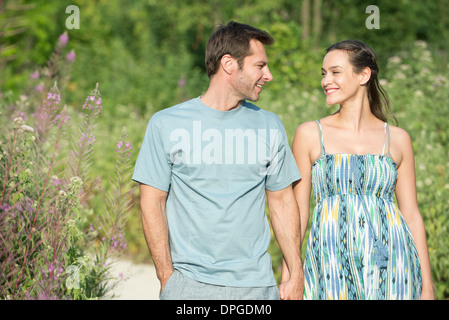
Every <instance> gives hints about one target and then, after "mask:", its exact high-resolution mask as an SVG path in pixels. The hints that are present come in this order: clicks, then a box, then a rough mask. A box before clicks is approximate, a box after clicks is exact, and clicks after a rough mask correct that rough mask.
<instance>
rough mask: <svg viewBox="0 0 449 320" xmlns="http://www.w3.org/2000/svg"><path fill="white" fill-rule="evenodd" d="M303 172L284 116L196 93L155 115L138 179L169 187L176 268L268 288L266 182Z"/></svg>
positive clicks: (280, 184) (278, 182)
mask: <svg viewBox="0 0 449 320" xmlns="http://www.w3.org/2000/svg"><path fill="white" fill-rule="evenodd" d="M300 177H301V176H300V174H299V170H298V168H297V166H296V163H295V160H294V158H293V155H292V152H291V149H290V147H289V144H288V140H287V136H286V133H285V130H284V126H283V124H282V122H281V120H280V119H279V117H278V116H276V115H275V114H273V113H271V112H268V111H265V110H262V109H260V108H258V107H257V106H255V105H253V104H251V103H248V102H246V101H243V102H242V104H241V105H240V106H239V107H238V108H236V109H233V110H230V111H219V110H216V109H212V108H210V107H208V106H206V105H205V104H203V102H202V101H201V99H200V97H198V98H195V99H192V100H189V101H187V102H184V103H181V104H178V105H176V106H173V107H171V108H167V109H164V110H162V111H160V112H158V113H156V114H154V115H153V117H152V118H151V119H150V121H149V124H148V127H147V130H146V133H145V137H144V140H143V143H142V147H141V150H140V153H139V156H138V158H137V161H136V165H135V171H134V174H133V177H132V179H133V180H135V181H137V182H139V183H143V184H146V185H150V186H152V187H155V188H157V189H160V190H163V191H166V192H168V195H167V201H166V215H167V221H168V228H169V239H170V251H171V257H172V261H173V266H174V268H176V269H178V270H179V271H180V272H182V273H183V274H184V275H185V276H187V277H190V278H191V279H194V280H197V281H200V282H205V283H210V284H215V285H223V286H233V287H264V286H272V285H276V282H275V279H274V275H273V270H272V262H271V257H270V255H269V253H268V252H267V249H268V246H269V243H270V238H271V236H270V227H269V224H268V219H267V217H266V214H265V189H267V190H270V191H278V190H281V189H284V188H286V187H289V186H290V185H291V183H292V182H294V181H296V180H299V179H300ZM298 245H299V244H298Z"/></svg>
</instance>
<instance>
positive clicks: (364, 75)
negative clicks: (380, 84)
mask: <svg viewBox="0 0 449 320" xmlns="http://www.w3.org/2000/svg"><path fill="white" fill-rule="evenodd" d="M369 79H371V69H370V68H368V67H365V68H363V70H362V72H361V73H360V85H362V86H364V85H366V84H367V83H368V81H369Z"/></svg>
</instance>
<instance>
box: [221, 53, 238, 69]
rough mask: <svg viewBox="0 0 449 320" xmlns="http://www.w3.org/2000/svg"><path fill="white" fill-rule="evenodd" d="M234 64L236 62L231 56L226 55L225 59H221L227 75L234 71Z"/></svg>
mask: <svg viewBox="0 0 449 320" xmlns="http://www.w3.org/2000/svg"><path fill="white" fill-rule="evenodd" d="M234 64H235V60H234V58H232V56H231V55H230V54H225V55H224V56H223V57H221V68H222V69H223V71H224V72H226V73H227V74H231V73H232V71H233V70H234Z"/></svg>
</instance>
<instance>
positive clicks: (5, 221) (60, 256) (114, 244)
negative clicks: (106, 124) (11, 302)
mask: <svg viewBox="0 0 449 320" xmlns="http://www.w3.org/2000/svg"><path fill="white" fill-rule="evenodd" d="M67 40H68V38H67V36H66V35H62V36H61V37H60V39H59V41H58V44H57V47H56V50H55V52H54V54H53V56H52V58H51V59H50V62H49V64H48V68H46V69H45V70H43V72H42V73H43V74H46V75H47V77H46V82H47V83H48V81H49V80H63V79H64V77H65V76H66V74H64V72H63V70H64V64H66V63H68V62H70V61H67V59H66V61H64V55H62V52H63V49H64V47H65V45H66V43H67ZM69 57H70V56H69ZM56 70H57V71H58V72H56ZM33 78H37V77H36V76H35V75H34V76H33ZM41 88H42V87H39V88H38V89H39V90H37V91H34V93H33V91H30V92H31V94H30V96H25V95H22V96H21V97H20V99H19V100H18V101H14V98H13V97H12V95H11V94H9V93H5V94H2V96H1V100H0V111H1V114H2V118H3V119H8V120H10V121H6V123H5V125H4V127H3V128H2V132H1V135H0V168H1V169H0V181H1V198H0V210H1V211H0V243H1V246H0V248H1V249H0V274H1V275H2V277H0V298H1V299H97V298H101V297H104V296H106V295H107V294H108V292H109V291H110V290H111V289H112V287H113V286H114V285H115V284H116V283H117V281H120V277H118V278H117V277H113V276H112V275H111V274H110V268H111V263H113V260H114V258H116V257H117V255H119V254H121V253H122V252H123V250H124V249H126V242H125V240H124V233H123V230H124V227H125V224H126V217H127V213H128V209H129V207H130V204H131V195H132V191H133V190H132V187H131V184H130V182H131V181H130V172H131V170H130V168H131V163H130V162H131V159H132V154H131V150H132V148H131V144H130V142H129V141H128V137H127V133H126V130H125V129H124V130H123V131H122V134H121V136H120V137H118V142H117V145H116V152H115V154H116V157H115V158H116V170H115V171H116V178H115V179H111V182H110V184H111V186H112V188H110V192H109V195H108V197H107V198H106V199H104V202H105V206H104V212H103V214H98V212H97V213H96V214H95V215H94V213H93V212H92V210H91V209H89V207H88V205H87V203H88V200H89V197H90V189H89V186H90V185H92V181H90V180H89V179H90V172H89V169H90V166H91V164H92V154H93V147H94V144H95V130H96V121H97V118H98V117H99V116H100V115H101V110H102V99H101V94H100V91H99V90H98V84H97V87H96V88H95V89H94V90H93V91H92V92H91V93H90V94H89V95H88V97H87V98H86V101H85V103H84V105H83V106H82V109H81V110H79V111H81V113H80V114H79V113H78V112H79V111H78V110H73V112H70V110H69V108H68V107H67V106H66V105H64V106H63V104H62V99H61V94H60V92H59V89H58V86H57V85H56V82H55V83H54V85H53V87H52V88H51V89H50V90H49V91H48V92H47V93H45V95H44V97H45V98H44V100H43V102H41V103H40V102H39V100H38V98H39V94H36V93H39V92H40V90H41ZM42 90H43V89H42ZM43 92H45V91H43ZM72 118H78V122H75V123H72ZM72 124H77V125H76V126H73V127H72Z"/></svg>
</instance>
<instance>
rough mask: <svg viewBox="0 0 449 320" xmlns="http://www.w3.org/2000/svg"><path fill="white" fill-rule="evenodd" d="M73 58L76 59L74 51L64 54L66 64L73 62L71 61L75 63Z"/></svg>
mask: <svg viewBox="0 0 449 320" xmlns="http://www.w3.org/2000/svg"><path fill="white" fill-rule="evenodd" d="M75 57H76V55H75V51H74V50H70V51H69V53H67V54H66V56H65V60H66V61H67V62H73V61H75Z"/></svg>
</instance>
